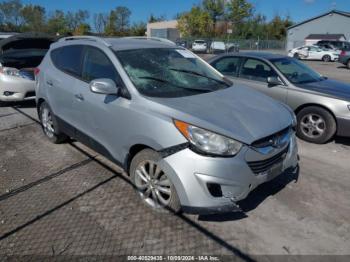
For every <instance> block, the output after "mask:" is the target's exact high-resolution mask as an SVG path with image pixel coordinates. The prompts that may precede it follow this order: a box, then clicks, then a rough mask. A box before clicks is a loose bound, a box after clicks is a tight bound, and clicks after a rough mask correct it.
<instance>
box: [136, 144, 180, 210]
mask: <svg viewBox="0 0 350 262" xmlns="http://www.w3.org/2000/svg"><path fill="white" fill-rule="evenodd" d="M161 159H162V158H161V156H160V155H159V154H158V153H157V152H156V151H154V150H152V149H144V150H142V151H140V152H139V153H138V154H136V156H135V157H134V158H133V159H132V161H131V165H130V178H131V181H132V183H133V184H134V185H135V187H136V190H137V192H138V194H139V195H140V196H141V199H142V200H143V201H144V202H145V203H146V204H147V205H148V206H150V207H152V208H153V209H155V210H164V209H170V210H171V211H172V212H174V213H179V212H180V211H181V204H180V200H179V197H178V195H177V192H176V189H175V186H174V185H173V183H172V182H171V181H170V178H169V177H168V176H167V175H166V173H165V172H164V171H163V170H162V169H161V167H160V166H159V164H158V162H159V161H160V160H161Z"/></svg>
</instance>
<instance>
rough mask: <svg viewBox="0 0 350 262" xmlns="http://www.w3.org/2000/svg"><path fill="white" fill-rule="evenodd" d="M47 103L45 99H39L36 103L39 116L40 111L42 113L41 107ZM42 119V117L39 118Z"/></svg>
mask: <svg viewBox="0 0 350 262" xmlns="http://www.w3.org/2000/svg"><path fill="white" fill-rule="evenodd" d="M44 102H45V99H44V98H39V99H38V102H37V103H36V110H37V112H38V115H39V111H40V106H41V104H42V103H44ZM39 117H40V116H39Z"/></svg>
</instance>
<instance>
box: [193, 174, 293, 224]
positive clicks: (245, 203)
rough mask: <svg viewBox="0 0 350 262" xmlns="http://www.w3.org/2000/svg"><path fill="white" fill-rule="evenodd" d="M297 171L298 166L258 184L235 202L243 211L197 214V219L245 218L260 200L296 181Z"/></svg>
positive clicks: (222, 219)
mask: <svg viewBox="0 0 350 262" xmlns="http://www.w3.org/2000/svg"><path fill="white" fill-rule="evenodd" d="M299 172H300V171H299V168H298V169H297V171H296V172H294V173H293V172H284V173H283V174H281V175H279V176H278V177H276V178H275V179H273V180H271V181H269V182H267V183H264V184H261V185H260V186H258V187H257V188H255V189H254V190H253V191H252V192H251V193H250V194H249V196H248V197H247V198H246V199H244V200H242V201H239V202H238V203H237V204H238V205H239V206H240V207H241V209H242V210H243V212H233V213H227V214H216V215H214V214H213V215H205V216H199V218H198V219H199V220H202V221H213V222H224V221H233V220H240V219H243V218H246V217H248V214H247V213H248V212H249V211H251V210H253V209H255V208H256V207H257V206H259V205H260V204H261V203H262V202H264V200H265V199H266V198H268V197H270V196H273V195H275V194H277V193H278V192H279V191H281V190H282V189H283V188H285V187H286V186H287V185H288V184H289V183H290V182H292V181H293V180H294V181H295V183H296V182H297V181H298V177H299Z"/></svg>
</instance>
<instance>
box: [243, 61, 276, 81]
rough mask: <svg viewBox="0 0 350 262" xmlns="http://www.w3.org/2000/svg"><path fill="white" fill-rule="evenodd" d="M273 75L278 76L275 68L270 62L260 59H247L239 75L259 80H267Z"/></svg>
mask: <svg viewBox="0 0 350 262" xmlns="http://www.w3.org/2000/svg"><path fill="white" fill-rule="evenodd" d="M270 76H273V77H278V75H277V73H276V72H275V70H273V69H272V68H271V67H270V66H269V65H268V64H266V63H265V62H263V61H261V60H258V59H252V58H249V59H247V60H246V61H245V62H244V64H243V66H242V69H241V72H240V75H239V77H241V78H245V79H249V80H254V81H259V82H266V83H267V78H268V77H270Z"/></svg>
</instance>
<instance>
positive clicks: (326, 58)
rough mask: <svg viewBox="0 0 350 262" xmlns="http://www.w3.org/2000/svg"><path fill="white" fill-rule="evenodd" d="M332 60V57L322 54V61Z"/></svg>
mask: <svg viewBox="0 0 350 262" xmlns="http://www.w3.org/2000/svg"><path fill="white" fill-rule="evenodd" d="M331 60H332V58H331V57H330V56H329V55H324V56H323V57H322V61H323V62H329V61H331Z"/></svg>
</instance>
